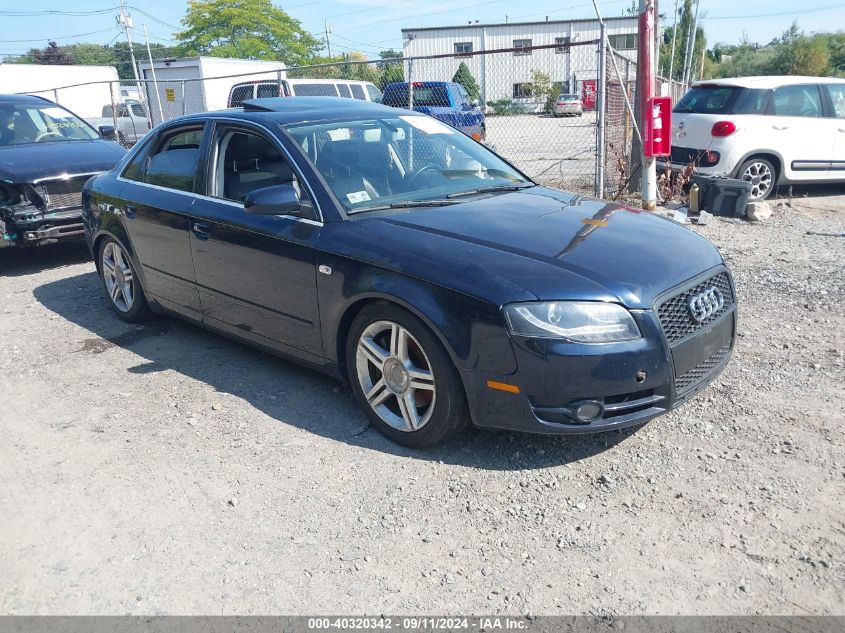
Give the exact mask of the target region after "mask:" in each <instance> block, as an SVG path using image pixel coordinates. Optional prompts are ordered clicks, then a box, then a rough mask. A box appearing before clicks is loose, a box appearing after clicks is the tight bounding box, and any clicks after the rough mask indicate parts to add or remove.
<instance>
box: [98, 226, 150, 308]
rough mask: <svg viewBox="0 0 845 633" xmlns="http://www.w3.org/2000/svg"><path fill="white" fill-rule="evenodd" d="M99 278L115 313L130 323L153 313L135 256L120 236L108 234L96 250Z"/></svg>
mask: <svg viewBox="0 0 845 633" xmlns="http://www.w3.org/2000/svg"><path fill="white" fill-rule="evenodd" d="M97 258H98V259H97V262H98V264H99V266H98V267H99V269H100V281H102V282H103V288H104V289H105V291H106V296H107V297H108V300H109V305H110V306H111V308H112V310H114V312H115V314H117V316H119V317H120V318H121V319H123V320H124V321H126V322H127V323H140V322H141V321H146V320H147V319H149V318H150V316H152V313H151V311H150V308H149V306H148V305H147V298H146V296H145V295H144V289H143V288H142V287H141V282H140V281H139V280H138V276H137V274H136V273H135V268H134V267H133V266H132V260H131V259H130V258H129V255H127V253H126V251H125V250H124V249H123V247H122V246H121V245H120V244H119V243H118V242H117V240H115V239H113V238H111V237H107V238H105V239H104V240H103V241H102V242H100V247H99V249H98V250H97Z"/></svg>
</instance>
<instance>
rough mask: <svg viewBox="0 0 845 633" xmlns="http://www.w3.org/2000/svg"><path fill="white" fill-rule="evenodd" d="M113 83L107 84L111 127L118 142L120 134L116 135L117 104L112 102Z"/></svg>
mask: <svg viewBox="0 0 845 633" xmlns="http://www.w3.org/2000/svg"><path fill="white" fill-rule="evenodd" d="M114 83H115V82H113V81H110V82H109V98H111V120H112V125H114V133H115V134H117V139H118V141H120V134H119V133H118V129H117V104H116V103H115V101H114ZM118 85H119V84H118Z"/></svg>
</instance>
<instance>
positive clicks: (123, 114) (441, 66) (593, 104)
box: [30, 40, 636, 194]
mask: <svg viewBox="0 0 845 633" xmlns="http://www.w3.org/2000/svg"><path fill="white" fill-rule="evenodd" d="M604 57H605V56H604V55H603V53H602V50H601V41H600V40H592V41H585V42H577V43H568V42H567V43H559V44H554V45H545V46H525V47H516V48H509V49H500V50H489V51H475V52H467V53H466V54H450V55H432V56H424V57H405V58H392V59H386V60H375V61H348V62H343V63H336V64H321V65H315V66H303V67H296V68H283V67H281V65H280V67H279V68H278V69H275V70H261V71H257V72H252V73H242V74H238V75H225V76H211V77H209V76H201V75H202V74H203V73H202V72H201V71H200V69H199V68H198V67H197V66H194V67H188V66H186V67H184V68H182V69H181V70H178V69H177V67H176V65H175V64H174V65H172V66H170V65H165V64H166V63H162V64H161V65H162V69H160V70H159V69H158V66H159V64H155V67H156V69H157V70H158V75H157V76H155V77H154V76H153V73H152V68H150V66H149V65H146V67H143V66H144V65H143V64H142V74H141V77H142V78H141V79H139V80H134V79H129V80H123V81H120V82H104V83H91V84H85V85H77V86H64V87H58V88H53V89H49V90H45V91H42V92H39V93H30V94H40V95H41V96H44V97H47V98H48V99H51V100H53V101H56V102H57V103H59V104H61V105H63V106H65V107H67V108H68V109H70V110H72V111H74V112H75V113H77V114H78V115H80V116H82V117H83V118H84V119H86V120H87V121H89V122H90V123H91V124H92V125H94V126H95V127H99V126H102V125H112V126H114V127H115V129H116V131H117V134H118V137H119V141H120V142H121V143H122V144H123V145H125V146H127V147H128V146H131V145H133V144H134V143H135V142H137V141H138V140H139V139H140V138H141V137H142V136H143V135H144V134H146V132H147V131H148V130H149V129H151V128H152V127H154V126H155V125H157V124H159V123H161V122H162V121H167V120H170V119H172V118H174V117H177V116H181V115H184V114H192V113H197V112H205V111H209V110H220V109H224V108H228V107H236V106H239V105H240V104H241V102H243V101H244V100H246V99H251V98H261V97H278V96H301V95H308V96H339V97H350V98H359V99H366V100H373V101H374V100H381V98H382V92H381V91H382V90H384V91H385V92H384V102H385V103H386V104H387V105H394V106H397V107H406V108H407V107H412V108H415V109H416V110H418V111H420V112H425V113H427V114H430V115H431V116H434V117H437V118H440V119H442V120H444V121H445V122H447V123H449V124H451V125H454V126H456V127H458V128H459V129H461V130H462V131H464V132H465V133H467V134H470V135H472V136H475V137H480V138H482V139H483V140H484V142H485V143H487V144H488V145H490V146H491V147H493V148H494V149H495V150H496V151H497V152H498V153H500V154H501V155H502V156H504V157H505V158H506V159H508V160H509V161H511V162H512V163H513V164H514V165H515V166H517V167H518V168H519V169H521V170H522V171H523V172H525V173H526V174H527V175H528V176H530V177H531V178H533V179H535V180H536V181H537V182H540V183H542V184H546V185H550V186H555V187H561V188H565V189H569V190H574V191H578V192H582V193H596V194H601V193H602V191H601V189H600V183H601V182H603V181H604V177H603V174H602V173H601V171H602V170H606V169H611V170H612V169H613V165H614V162H613V161H614V160H615V159H614V156H615V154H614V152H617V151H618V149H619V148H621V147H623V146H624V147H627V146H628V145H629V141H630V138H628V137H630V133H629V130H628V128H629V127H630V122H629V121H626V120H625V118H624V116H622V115H621V114H620V112H621V110H620V106H619V98H618V95H616V94H615V93H614V92H613V83H612V81H614V79H613V74H612V73H611V74H608V73H605V75H602V73H601V72H600V69H601V68H602V61H601V60H602V59H603V58H604ZM627 64H628V68H627V69H623V72H627V73H628V74H629V75H630V77H632V78H633V77H634V76H635V74H636V71H635V70H634V69H633V68H632V66H633V64H631V63H630V62H627ZM265 67H266V66H265ZM604 77H606V78H608V81H609V82H610V86H609V89H610V94H609V95H608V104H607V106H608V107H607V116H608V117H609V121H610V122H611V126H610V127H609V128H608V136H607V139H608V141H607V145H606V146H605V147H607V148H609V149H610V151H606V152H604V154H602V152H600V151H599V147H600V146H599V142H600V136H599V128H600V125H599V123H600V121H601V119H602V117H601V113H602V109H601V95H602V90H603V83H602V81H603V78H604ZM456 78H459V79H461V83H462V85H463V86H465V88H460V89H458V88H456V87H455V86H450V87H448V88H444V87H443V85H442V83H441V82H452V81H453V80H455V79H456ZM632 81H633V79H632ZM396 83H401V84H402V85H399V86H397V85H395V84H396ZM391 84H394V85H392V86H391ZM620 121H621V123H620ZM625 135H628V137H626V136H625ZM602 155H604V157H605V158H604V159H602V160H600V157H602ZM600 176H601V177H600Z"/></svg>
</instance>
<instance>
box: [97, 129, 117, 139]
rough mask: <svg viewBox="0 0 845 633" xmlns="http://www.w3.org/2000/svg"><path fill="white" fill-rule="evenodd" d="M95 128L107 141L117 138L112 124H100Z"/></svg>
mask: <svg viewBox="0 0 845 633" xmlns="http://www.w3.org/2000/svg"><path fill="white" fill-rule="evenodd" d="M97 130H98V131H99V132H100V136H102V137H103V138H104V139H106V140H107V141H116V140H117V131H116V130H115V129H114V126H113V125H101V126H100V127H98V128H97Z"/></svg>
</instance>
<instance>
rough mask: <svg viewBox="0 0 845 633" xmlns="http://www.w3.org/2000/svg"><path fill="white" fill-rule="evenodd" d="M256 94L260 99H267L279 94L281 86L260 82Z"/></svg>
mask: <svg viewBox="0 0 845 633" xmlns="http://www.w3.org/2000/svg"><path fill="white" fill-rule="evenodd" d="M255 96H256V97H257V98H258V99H266V98H268V97H278V96H279V86H278V85H277V84H258V87H257V89H256V91H255Z"/></svg>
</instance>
